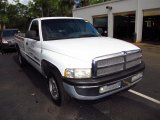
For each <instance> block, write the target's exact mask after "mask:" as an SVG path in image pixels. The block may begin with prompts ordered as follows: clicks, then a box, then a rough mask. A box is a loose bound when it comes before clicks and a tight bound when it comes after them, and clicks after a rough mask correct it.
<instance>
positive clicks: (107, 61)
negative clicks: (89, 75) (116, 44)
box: [92, 50, 142, 77]
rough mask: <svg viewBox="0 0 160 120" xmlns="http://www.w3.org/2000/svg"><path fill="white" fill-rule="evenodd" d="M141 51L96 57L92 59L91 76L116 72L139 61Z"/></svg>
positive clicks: (137, 63) (135, 64)
mask: <svg viewBox="0 0 160 120" xmlns="http://www.w3.org/2000/svg"><path fill="white" fill-rule="evenodd" d="M141 58H142V53H141V51H140V50H139V51H127V52H121V53H117V54H113V55H109V56H102V57H98V59H97V58H96V59H94V60H93V63H94V64H93V66H92V67H93V76H94V77H100V76H105V75H109V74H113V73H117V72H120V71H123V70H126V69H129V68H132V67H134V66H137V65H139V64H140V63H141V61H142V60H141Z"/></svg>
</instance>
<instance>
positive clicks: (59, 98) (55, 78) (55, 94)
mask: <svg viewBox="0 0 160 120" xmlns="http://www.w3.org/2000/svg"><path fill="white" fill-rule="evenodd" d="M48 80H49V91H50V94H51V97H52V100H53V101H54V102H55V103H56V104H57V105H64V104H66V103H67V101H68V100H70V97H69V96H68V94H67V93H66V92H65V91H64V88H63V83H62V79H61V75H60V74H58V72H54V73H52V74H51V75H50V77H49V79H48Z"/></svg>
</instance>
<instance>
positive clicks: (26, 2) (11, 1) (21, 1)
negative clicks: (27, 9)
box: [8, 0, 29, 5]
mask: <svg viewBox="0 0 160 120" xmlns="http://www.w3.org/2000/svg"><path fill="white" fill-rule="evenodd" d="M19 1H20V3H22V4H24V5H27V4H28V1H29V0H19ZM8 2H9V3H13V4H14V2H13V0H8Z"/></svg>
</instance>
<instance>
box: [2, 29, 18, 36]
mask: <svg viewBox="0 0 160 120" xmlns="http://www.w3.org/2000/svg"><path fill="white" fill-rule="evenodd" d="M17 32H18V30H4V31H3V32H2V37H11V36H14V35H15V34H16V33H17Z"/></svg>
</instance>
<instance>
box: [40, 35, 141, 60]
mask: <svg viewBox="0 0 160 120" xmlns="http://www.w3.org/2000/svg"><path fill="white" fill-rule="evenodd" d="M42 47H43V49H46V50H50V51H53V52H56V53H59V54H63V55H66V56H69V57H72V58H75V59H79V60H83V61H91V60H92V59H93V58H95V57H99V56H103V55H109V54H113V53H118V52H122V51H129V50H137V49H139V48H138V47H137V46H135V45H133V44H131V43H128V42H125V41H122V40H118V39H114V38H109V37H89V38H74V39H65V40H53V41H44V42H43V46H42Z"/></svg>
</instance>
